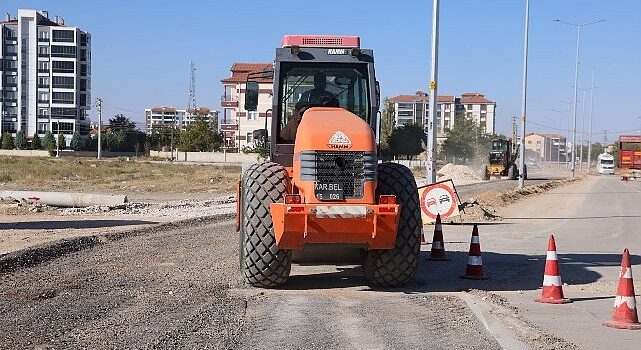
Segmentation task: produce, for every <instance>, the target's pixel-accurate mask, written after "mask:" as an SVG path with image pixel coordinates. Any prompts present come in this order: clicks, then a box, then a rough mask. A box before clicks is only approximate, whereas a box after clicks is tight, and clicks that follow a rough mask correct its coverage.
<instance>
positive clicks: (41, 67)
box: [38, 62, 49, 73]
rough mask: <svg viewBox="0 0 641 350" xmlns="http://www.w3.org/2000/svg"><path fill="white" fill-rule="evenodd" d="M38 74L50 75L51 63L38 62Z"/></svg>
mask: <svg viewBox="0 0 641 350" xmlns="http://www.w3.org/2000/svg"><path fill="white" fill-rule="evenodd" d="M38 72H41V73H49V62H38Z"/></svg>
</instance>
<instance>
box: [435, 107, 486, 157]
mask: <svg viewBox="0 0 641 350" xmlns="http://www.w3.org/2000/svg"><path fill="white" fill-rule="evenodd" d="M478 129H479V128H478V127H477V125H476V123H474V122H473V121H472V119H471V118H469V117H467V116H465V115H463V114H461V115H459V116H457V118H456V119H455V122H454V127H453V128H452V129H447V130H446V131H445V135H446V137H447V139H446V140H445V141H444V142H443V146H442V151H443V155H445V156H447V157H453V158H461V159H463V160H464V161H465V160H467V159H471V158H472V157H473V156H474V153H475V148H477V146H476V141H477V139H478V138H477V137H478V136H479V134H478V131H477V130H478Z"/></svg>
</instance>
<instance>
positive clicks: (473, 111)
mask: <svg viewBox="0 0 641 350" xmlns="http://www.w3.org/2000/svg"><path fill="white" fill-rule="evenodd" d="M458 103H459V104H460V105H462V106H463V107H464V109H465V112H466V113H467V116H468V117H471V118H472V120H473V121H474V122H475V123H476V124H478V125H479V126H480V127H481V128H482V129H484V130H485V133H486V134H494V131H495V128H494V121H495V120H494V119H495V110H496V102H494V101H490V100H488V99H487V98H485V95H483V94H480V93H478V92H466V93H464V94H462V95H461V97H460V98H459V101H458Z"/></svg>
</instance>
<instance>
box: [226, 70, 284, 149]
mask: <svg viewBox="0 0 641 350" xmlns="http://www.w3.org/2000/svg"><path fill="white" fill-rule="evenodd" d="M273 69H274V66H273V64H271V63H234V64H233V65H232V67H231V77H229V78H225V79H223V80H221V83H222V84H223V88H224V93H223V96H222V97H221V101H220V105H221V107H222V108H223V111H222V113H221V114H220V116H219V125H220V131H221V132H222V133H223V139H224V146H225V147H226V148H227V149H230V150H237V151H240V150H242V148H243V147H245V146H248V145H249V146H251V145H252V144H253V142H254V139H253V133H254V131H255V130H258V129H264V128H265V122H267V129H268V131H270V132H271V111H268V110H270V109H271V108H272V95H273V92H272V79H271V78H270V79H267V78H263V79H259V80H254V81H257V82H258V86H259V91H258V92H259V94H258V110H257V111H255V112H247V111H245V105H244V103H245V83H246V81H247V75H249V73H253V72H264V71H272V70H273ZM269 136H270V137H271V135H269Z"/></svg>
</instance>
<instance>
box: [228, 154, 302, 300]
mask: <svg viewBox="0 0 641 350" xmlns="http://www.w3.org/2000/svg"><path fill="white" fill-rule="evenodd" d="M288 184H289V177H288V176H287V172H286V171H285V168H283V167H282V166H281V165H279V164H276V163H272V162H264V163H257V164H253V165H252V166H250V167H249V168H248V169H247V170H246V171H245V173H244V174H243V177H242V182H241V198H242V199H241V200H242V202H241V220H242V221H241V228H240V229H241V233H240V239H241V241H240V248H241V252H240V254H241V256H240V260H241V269H242V271H243V275H244V277H245V281H246V282H247V283H249V284H251V285H253V286H256V287H276V286H279V285H281V284H283V283H285V282H286V281H287V279H288V278H289V273H290V270H291V265H292V258H291V252H290V251H287V250H284V249H279V248H278V247H277V246H276V238H275V236H274V227H273V222H272V216H271V213H270V211H269V204H271V203H276V202H283V199H284V198H285V195H286V194H287V187H288Z"/></svg>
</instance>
